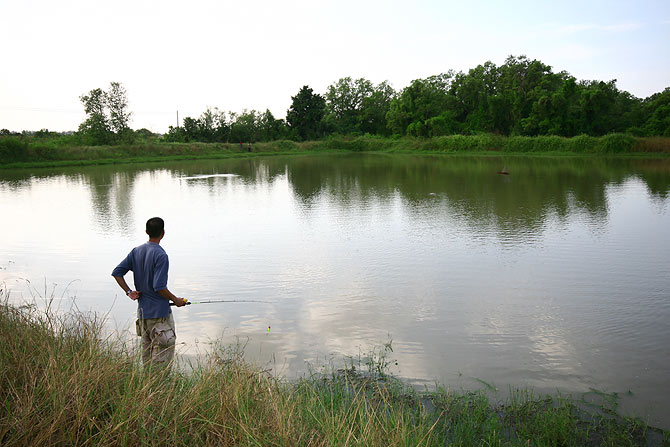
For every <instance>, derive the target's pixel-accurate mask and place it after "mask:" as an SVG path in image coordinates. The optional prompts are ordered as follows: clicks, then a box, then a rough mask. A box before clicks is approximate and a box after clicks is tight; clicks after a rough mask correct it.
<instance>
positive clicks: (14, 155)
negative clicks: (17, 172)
mask: <svg viewBox="0 0 670 447" xmlns="http://www.w3.org/2000/svg"><path fill="white" fill-rule="evenodd" d="M27 155H28V142H26V141H24V140H22V139H21V138H18V137H2V138H0V161H4V162H12V161H24V160H26V158H27Z"/></svg>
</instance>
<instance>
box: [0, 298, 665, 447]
mask: <svg viewBox="0 0 670 447" xmlns="http://www.w3.org/2000/svg"><path fill="white" fill-rule="evenodd" d="M3 295H4V296H5V297H4V299H1V300H0V301H1V303H0V333H1V334H2V335H3V337H2V338H3V342H2V343H0V444H1V445H3V446H16V445H94V446H116V445H184V446H186V445H188V446H194V445H216V446H233V445H235V446H237V445H250V446H251V445H253V446H266V445H279V446H296V445H297V446H300V445H304V446H390V445H397V446H433V445H434V446H443V445H456V446H469V445H509V446H517V445H518V446H522V445H523V446H527V445H565V446H582V445H647V444H646V443H647V440H651V441H653V440H654V439H656V440H657V441H659V442H661V440H662V435H660V434H659V433H658V432H657V431H653V430H649V429H648V428H647V427H646V425H644V424H643V423H641V422H639V421H635V420H630V419H625V420H621V419H620V418H617V417H614V416H612V417H590V419H584V418H582V417H581V416H580V410H579V409H578V407H577V406H576V405H575V403H573V402H572V401H570V400H566V399H556V398H550V397H546V398H542V399H537V398H535V397H534V396H532V394H530V393H527V392H526V393H522V392H519V393H516V394H513V398H511V399H510V400H509V401H508V402H507V404H506V405H504V406H492V405H491V404H490V402H489V400H488V398H487V397H486V395H485V394H484V393H482V392H477V393H462V394H458V393H453V392H451V391H449V390H444V389H442V390H438V391H435V392H432V393H426V394H423V395H420V394H418V393H416V392H414V391H412V390H411V389H409V388H407V387H405V386H404V385H402V383H401V382H400V381H398V380H397V379H393V378H392V377H389V376H385V375H380V374H373V373H372V372H374V370H375V364H376V365H377V366H379V364H380V362H381V364H382V367H383V361H384V360H383V359H382V358H380V357H377V358H376V360H375V359H374V358H373V359H372V360H371V361H370V366H369V370H370V371H371V372H368V373H366V374H361V373H359V372H358V371H357V370H356V369H355V365H351V366H350V367H347V368H345V369H343V370H340V371H336V370H335V369H333V370H331V371H330V372H328V373H327V374H313V375H310V376H308V377H305V378H303V379H301V380H298V381H297V382H287V381H285V380H282V379H279V378H276V377H274V376H272V375H271V374H270V373H269V372H268V371H263V370H261V369H260V368H257V367H254V366H253V365H250V364H248V363H246V362H245V361H244V360H243V359H242V355H241V353H240V352H239V350H237V349H234V348H229V349H222V348H217V349H215V350H214V351H213V352H212V353H211V354H210V355H209V356H208V357H206V358H205V359H203V360H202V361H201V362H200V363H198V364H195V365H191V368H190V369H189V370H188V372H183V371H180V370H178V369H176V368H173V372H167V373H165V372H157V371H152V370H151V369H147V368H143V367H142V366H141V365H140V364H139V357H138V354H137V352H136V351H135V350H134V349H130V348H128V347H127V346H126V345H124V344H122V343H121V342H119V341H118V340H115V339H113V338H110V337H105V336H104V334H103V331H102V321H101V320H100V319H98V318H97V317H95V316H87V317H85V316H83V315H81V314H67V315H57V314H54V313H50V312H44V311H40V310H38V309H37V308H36V307H34V306H22V307H16V306H12V305H10V304H8V300H7V297H6V292H3V291H2V290H0V298H2V296H3ZM359 367H360V365H359ZM382 369H383V368H382ZM649 434H654V435H655V436H656V438H654V439H652V437H650V436H649ZM666 436H667V434H666ZM666 440H667V438H666ZM651 445H653V442H652V444H651ZM658 445H660V444H658Z"/></svg>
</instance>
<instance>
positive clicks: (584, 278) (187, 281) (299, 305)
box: [0, 154, 670, 428]
mask: <svg viewBox="0 0 670 447" xmlns="http://www.w3.org/2000/svg"><path fill="white" fill-rule="evenodd" d="M503 167H506V168H507V169H508V170H509V172H510V175H507V176H505V175H499V174H497V172H498V171H500V170H501V169H502V168H503ZM669 207H670V162H669V161H668V160H641V159H600V158H598V159H596V158H549V157H541V158H520V157H511V158H491V157H489V158H481V157H451V156H448V157H443V156H409V155H407V156H405V155H381V154H374V155H370V154H368V155H365V154H340V155H323V156H299V157H271V158H267V159H249V160H229V161H197V162H181V163H172V164H160V165H146V164H142V165H137V166H123V167H120V166H116V167H90V168H77V169H59V170H37V171H25V170H23V171H0V210H2V215H3V218H2V219H0V268H1V270H0V280H2V281H4V282H5V284H6V286H7V287H8V288H10V289H11V290H12V299H13V300H16V301H21V300H30V299H31V293H30V290H29V289H32V293H33V295H34V294H35V293H36V292H35V289H37V291H39V293H40V294H41V295H43V296H44V295H47V296H49V295H53V296H54V297H55V298H56V301H57V302H58V303H59V306H60V307H61V308H68V307H71V306H72V303H73V302H74V303H76V306H77V307H78V308H79V309H82V310H96V311H98V312H101V313H102V312H108V313H109V320H110V325H111V326H114V327H116V328H117V329H118V330H120V331H122V332H124V333H130V331H129V328H130V327H131V325H132V323H133V321H134V310H135V305H134V303H132V302H130V300H128V299H127V298H126V297H125V296H124V295H123V293H122V291H121V290H120V289H119V288H118V287H117V286H116V284H115V282H114V281H113V279H112V278H111V277H110V276H109V275H110V273H111V270H112V269H113V267H114V266H115V265H116V264H117V263H118V262H119V261H120V260H121V259H122V258H123V257H124V256H125V255H126V254H127V252H128V251H129V250H130V249H131V248H132V247H133V246H135V245H138V244H141V243H143V242H144V241H145V240H146V236H145V235H144V231H143V226H144V222H145V221H146V219H147V218H149V217H152V216H155V215H158V216H161V217H163V218H164V219H165V220H166V237H165V239H164V240H163V242H162V245H163V246H164V248H165V249H166V251H167V252H168V254H169V256H170V264H171V265H170V281H169V287H170V289H171V290H172V291H173V292H175V293H176V294H177V295H179V296H185V297H188V298H190V299H191V300H193V301H195V300H198V299H202V300H205V299H230V300H262V301H269V303H238V304H219V305H215V304H210V305H204V304H203V305H193V306H189V307H187V308H182V309H177V310H175V315H176V317H175V319H176V322H177V332H178V338H179V341H180V342H182V343H183V344H180V345H179V351H180V352H181V353H182V354H183V355H186V356H190V355H196V354H197V353H202V352H206V351H207V350H208V349H209V347H210V345H209V344H208V342H209V341H211V340H214V339H222V340H223V341H224V343H235V342H236V341H237V340H239V341H240V343H242V344H244V345H246V348H245V350H246V353H247V356H248V357H249V358H250V359H252V360H254V361H256V362H259V363H261V364H262V365H265V366H267V367H269V368H273V370H274V371H276V372H278V373H279V374H283V375H285V376H286V377H289V378H293V377H296V376H299V375H301V374H304V373H305V372H307V371H308V370H309V368H310V365H311V367H314V366H316V367H317V368H318V366H319V365H322V364H324V363H329V362H333V363H334V364H335V365H336V366H341V365H342V363H343V359H345V358H347V357H352V358H353V359H354V362H357V361H358V358H359V356H360V357H361V358H364V357H365V356H366V354H368V353H369V352H370V351H371V350H372V349H376V348H377V349H378V348H379V347H380V346H381V345H382V344H383V343H385V342H388V341H389V340H392V346H393V352H392V353H391V354H390V359H392V360H394V361H397V365H395V364H392V369H391V371H392V372H393V373H395V374H397V375H399V376H402V377H404V378H406V379H407V380H409V381H410V382H412V383H414V384H416V385H417V386H421V385H428V386H430V385H432V384H434V383H435V382H439V383H442V384H446V385H448V386H451V387H454V388H460V387H465V388H472V387H478V386H481V383H480V382H479V381H478V380H477V379H481V380H483V381H485V382H487V383H490V384H494V385H495V386H497V387H498V388H499V389H501V390H505V389H506V388H507V386H508V385H514V386H531V387H534V388H536V389H538V390H539V391H547V392H553V391H555V390H556V389H558V390H560V391H562V392H572V393H580V392H586V391H588V390H589V389H590V388H595V389H599V390H602V391H606V392H617V393H620V395H621V396H622V397H621V410H622V412H623V413H625V414H634V415H637V416H641V417H645V418H649V421H650V422H652V423H654V424H656V425H660V426H663V427H665V428H670V403H669V402H668V400H667V396H670V381H668V379H667V377H668V372H669V371H670V348H669V347H668V340H670V254H669V253H670V231H669V230H668V228H670V212H669ZM131 278H132V276H131V275H129V277H128V279H129V280H130V279H131ZM26 279H27V280H29V281H30V283H29V284H28V283H27V282H26V281H25V280H26ZM73 280H74V282H72V281H73ZM268 326H270V327H271V331H270V333H269V334H268V331H267V329H268Z"/></svg>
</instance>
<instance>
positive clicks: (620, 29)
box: [0, 0, 670, 133]
mask: <svg viewBox="0 0 670 447" xmlns="http://www.w3.org/2000/svg"><path fill="white" fill-rule="evenodd" d="M0 51H1V53H0V54H1V58H0V67H1V68H0V129H3V128H6V129H10V130H12V131H23V130H39V129H44V128H46V129H49V130H52V131H70V130H76V129H77V127H78V126H79V124H80V123H81V122H82V121H84V119H85V116H84V109H83V106H82V104H81V102H80V100H79V97H80V96H81V95H83V94H86V93H88V92H89V91H90V90H92V89H94V88H102V89H107V88H108V87H109V83H110V82H120V83H121V84H123V86H124V87H125V88H126V90H127V93H128V99H129V110H130V111H131V112H132V119H131V123H130V125H131V127H132V128H134V129H139V128H148V129H150V130H152V131H154V132H160V133H162V132H166V131H167V129H168V126H174V125H176V124H177V111H179V117H180V119H183V117H185V116H191V117H197V116H199V115H200V114H201V113H202V112H203V111H204V110H205V109H206V108H207V107H212V108H214V107H217V108H219V109H220V110H225V111H234V112H241V111H242V110H244V109H247V110H251V109H256V110H260V111H265V109H269V110H270V111H271V112H272V113H273V114H274V115H275V117H276V118H284V117H285V116H286V110H287V109H288V108H289V107H290V105H291V97H292V96H295V95H296V94H297V92H298V91H299V90H300V88H301V87H302V86H303V85H308V86H310V87H311V88H312V89H313V90H314V91H315V92H316V93H322V94H323V93H325V91H326V89H327V87H328V86H329V85H330V84H333V83H335V82H336V81H337V80H338V79H340V78H343V77H345V76H351V77H352V78H361V77H363V78H366V79H369V80H370V81H372V82H374V83H379V82H382V81H384V80H386V81H389V82H390V83H391V85H392V86H393V87H394V88H395V89H396V90H401V89H402V88H404V87H406V86H407V85H409V83H410V82H411V81H412V80H413V79H419V78H424V77H427V76H431V75H435V74H439V73H443V72H446V71H448V70H450V69H453V70H456V71H465V72H467V71H468V70H469V69H471V68H474V67H476V66H477V65H479V64H482V63H484V62H486V61H491V62H493V63H495V64H496V65H501V64H503V63H504V61H505V59H506V58H507V56H509V55H515V56H518V55H526V56H527V57H529V58H530V59H538V60H540V61H542V62H543V63H545V64H548V65H550V66H551V67H552V68H553V70H554V71H555V72H558V71H567V72H568V73H570V74H572V75H573V76H575V77H576V78H577V79H580V80H581V79H588V80H592V79H596V80H604V81H609V80H611V79H616V80H617V86H618V88H619V89H621V90H626V91H628V92H630V93H631V94H633V95H635V96H637V97H640V98H644V97H647V96H649V95H651V94H653V93H656V92H660V91H662V90H663V89H665V88H666V87H670V0H659V1H655V0H654V1H646V0H639V1H635V2H634V1H630V0H626V1H619V0H609V1H590V0H581V1H573V0H564V1H547V0H534V1H515V0H509V1H506V2H503V1H483V0H468V1H463V0H462V1H459V2H454V1H450V0H443V1H415V2H411V1H407V0H404V1H395V0H384V1H376V0H374V1H367V0H357V1H352V0H337V1H334V0H333V1H330V0H297V1H284V2H281V1H277V0H274V1H269V0H245V1H236V2H231V1H227V0H219V1H212V0H188V1H183V0H182V1H173V0H160V1H158V0H156V1H147V0H115V1H106V0H105V1H98V0H70V1H63V0H22V1H5V2H2V4H0Z"/></svg>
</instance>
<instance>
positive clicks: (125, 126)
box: [79, 82, 134, 144]
mask: <svg viewBox="0 0 670 447" xmlns="http://www.w3.org/2000/svg"><path fill="white" fill-rule="evenodd" d="M79 99H80V101H81V102H82V104H83V105H84V112H85V113H86V120H85V121H84V122H83V123H81V124H80V125H79V132H80V133H81V134H82V135H83V136H84V138H85V139H87V140H88V143H90V144H110V143H118V142H121V141H126V142H128V141H131V140H132V138H133V136H134V134H133V132H132V131H131V130H130V127H129V121H130V116H131V112H129V111H128V96H127V93H126V89H125V88H124V87H123V85H121V84H120V83H118V82H111V83H110V85H109V90H108V91H103V90H102V89H100V88H95V89H93V90H91V91H90V92H88V94H87V95H82V96H80V97H79Z"/></svg>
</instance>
